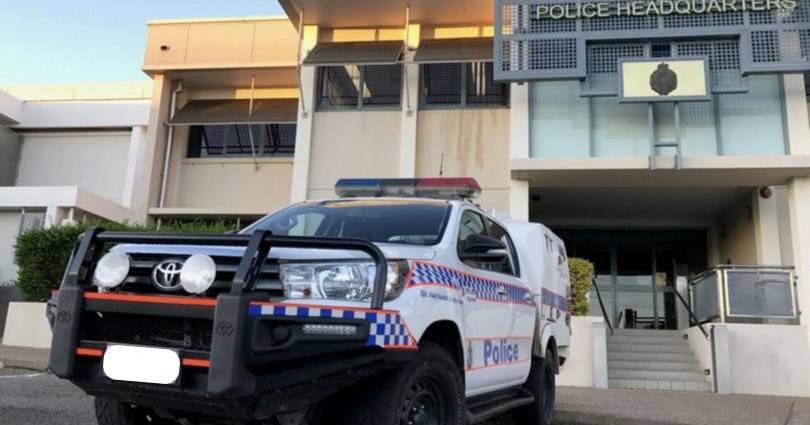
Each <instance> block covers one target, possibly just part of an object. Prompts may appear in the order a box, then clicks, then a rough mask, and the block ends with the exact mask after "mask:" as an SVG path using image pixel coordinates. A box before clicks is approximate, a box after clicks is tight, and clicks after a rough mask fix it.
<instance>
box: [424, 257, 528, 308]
mask: <svg viewBox="0 0 810 425" xmlns="http://www.w3.org/2000/svg"><path fill="white" fill-rule="evenodd" d="M411 270H412V274H411V281H410V283H409V285H410V286H419V285H439V286H446V287H448V288H452V289H456V290H459V291H466V290H472V291H473V292H474V293H475V296H476V298H477V299H478V300H479V301H491V302H511V303H514V304H523V305H531V303H529V302H527V300H526V294H527V293H529V290H528V289H527V288H524V287H522V286H518V285H515V284H512V283H508V282H503V281H499V280H494V279H489V278H486V277H482V276H477V275H473V274H470V273H465V272H462V271H459V270H455V269H451V268H449V267H444V266H439V265H436V264H433V263H424V262H421V261H414V262H413V263H411ZM498 287H503V288H504V289H506V292H507V295H506V297H505V298H504V297H502V296H499V295H498Z"/></svg>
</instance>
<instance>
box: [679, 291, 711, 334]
mask: <svg viewBox="0 0 810 425" xmlns="http://www.w3.org/2000/svg"><path fill="white" fill-rule="evenodd" d="M672 293H673V294H675V297H676V298H678V300H679V301H680V302H681V304H683V306H684V308H686V311H688V312H689V317H690V318H691V320H692V322H693V323H695V324H696V325H697V326H698V327H699V328H700V332H701V333H703V336H705V337H706V339H709V332H707V331H706V328H705V327H704V326H703V323H700V319H698V317H697V315H696V314H695V312H694V311H692V307H690V306H689V303H687V302H686V300H685V299H684V298H683V295H681V294H680V292H678V291H677V290H675V291H672Z"/></svg>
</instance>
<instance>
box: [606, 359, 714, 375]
mask: <svg viewBox="0 0 810 425" xmlns="http://www.w3.org/2000/svg"><path fill="white" fill-rule="evenodd" d="M608 370H654V371H666V372H694V373H703V371H702V370H701V369H700V366H699V365H698V363H697V362H696V361H694V360H691V361H689V360H687V361H660V362H659V361H639V360H608Z"/></svg>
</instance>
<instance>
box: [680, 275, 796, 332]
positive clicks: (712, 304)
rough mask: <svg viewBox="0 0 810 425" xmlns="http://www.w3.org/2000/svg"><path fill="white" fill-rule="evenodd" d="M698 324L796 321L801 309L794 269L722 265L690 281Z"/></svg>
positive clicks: (692, 302) (695, 320)
mask: <svg viewBox="0 0 810 425" xmlns="http://www.w3.org/2000/svg"><path fill="white" fill-rule="evenodd" d="M689 297H690V305H691V309H692V310H694V314H695V315H694V317H692V321H693V322H694V323H698V324H703V323H708V322H720V323H726V322H747V323H757V322H764V321H766V320H768V321H770V320H782V321H785V322H788V323H790V322H793V321H796V319H798V317H799V314H800V312H799V306H798V303H797V298H796V277H795V274H794V271H793V268H792V267H783V266H739V265H721V266H717V267H714V268H712V269H709V270H707V271H705V272H703V273H700V274H698V275H696V276H694V277H693V278H692V279H691V280H690V282H689Z"/></svg>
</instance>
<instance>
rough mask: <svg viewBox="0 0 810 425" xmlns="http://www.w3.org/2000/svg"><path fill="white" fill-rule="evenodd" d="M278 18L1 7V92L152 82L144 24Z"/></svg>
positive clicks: (200, 7)
mask: <svg viewBox="0 0 810 425" xmlns="http://www.w3.org/2000/svg"><path fill="white" fill-rule="evenodd" d="M280 14H283V11H282V10H281V7H280V6H279V4H278V2H277V1H276V0H162V1H160V0H137V1H124V0H0V86H8V85H25V84H70V83H97V82H102V83H108V82H137V81H148V80H149V77H147V76H146V75H145V74H144V73H143V72H141V64H142V62H143V53H144V49H145V43H146V21H148V20H153V19H172V18H208V17H238V16H256V15H280Z"/></svg>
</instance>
